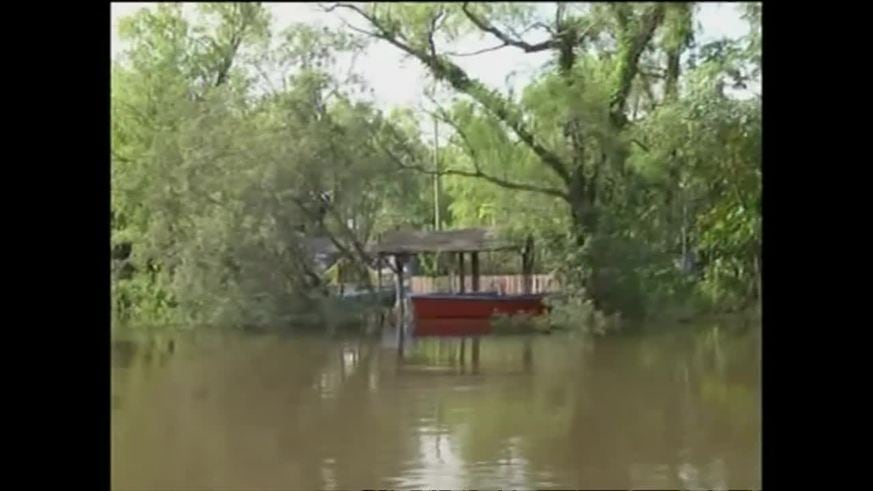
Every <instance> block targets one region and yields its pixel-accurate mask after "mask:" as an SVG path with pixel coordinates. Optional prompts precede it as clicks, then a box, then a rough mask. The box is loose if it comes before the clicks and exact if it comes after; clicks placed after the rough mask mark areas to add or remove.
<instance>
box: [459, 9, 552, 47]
mask: <svg viewBox="0 0 873 491" xmlns="http://www.w3.org/2000/svg"><path fill="white" fill-rule="evenodd" d="M461 10H463V11H464V15H466V16H467V18H468V19H470V22H472V23H473V24H475V25H476V27H478V28H479V29H481V30H482V31H485V32H487V33H490V34H492V35H493V36H494V37H496V38H497V39H499V40H501V41H503V43H504V44H505V45H507V46H514V47H516V48H519V49H522V50H524V52H525V53H535V52H537V51H545V50H547V49H551V48H554V47H555V46H557V41H556V40H555V39H554V38H549V39H547V40H545V41H543V42H540V43H537V44H530V43H527V42H525V41H522V40H521V39H517V38H515V39H514V38H511V37H510V36H508V35H507V34H506V33H505V32H503V31H501V30H500V29H498V28H496V27H494V25H493V24H491V23H490V22H488V21H487V20H485V19H483V18H481V17H479V16H477V15H476V14H474V13H473V12H471V11H470V9H469V2H464V4H463V5H461Z"/></svg>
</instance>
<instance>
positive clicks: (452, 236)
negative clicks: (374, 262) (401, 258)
mask: <svg viewBox="0 0 873 491" xmlns="http://www.w3.org/2000/svg"><path fill="white" fill-rule="evenodd" d="M523 247H524V242H523V241H514V240H512V239H510V238H508V237H506V236H504V235H502V234H500V232H499V231H498V230H496V229H490V228H468V229H458V230H440V231H432V230H431V231H418V230H396V231H392V232H386V233H385V234H383V235H382V237H381V239H380V240H379V242H378V243H377V244H374V245H373V246H371V247H370V250H371V251H372V252H375V253H378V254H418V253H424V252H476V251H499V250H510V249H515V250H519V249H522V248H523Z"/></svg>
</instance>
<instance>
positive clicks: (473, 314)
mask: <svg viewBox="0 0 873 491" xmlns="http://www.w3.org/2000/svg"><path fill="white" fill-rule="evenodd" d="M370 250H371V252H373V253H375V254H376V255H377V256H378V257H379V258H380V259H381V258H384V257H385V256H393V257H394V267H393V268H392V269H393V270H394V271H395V272H396V273H395V274H396V284H397V286H398V289H397V298H399V299H401V301H400V302H399V307H400V309H401V310H400V318H401V319H403V318H404V315H403V306H404V302H403V299H405V298H409V299H410V300H411V303H412V310H413V312H412V313H413V316H412V318H413V322H414V324H415V328H414V333H415V335H416V336H440V335H442V336H478V335H481V334H488V333H490V332H491V319H492V317H494V316H495V315H500V314H502V315H518V314H528V315H540V314H543V313H545V311H546V306H545V304H544V303H543V295H541V294H530V293H525V294H523V295H500V294H497V293H480V292H479V283H480V282H479V279H480V276H479V253H480V252H488V251H509V250H513V251H517V252H520V253H521V259H522V261H521V266H522V275H523V276H524V278H525V286H524V288H523V291H525V292H530V291H531V286H530V275H531V274H532V272H533V265H534V264H533V263H534V254H533V252H534V247H533V237H530V236H529V237H527V238H526V239H525V240H524V241H523V242H522V241H520V240H513V239H511V238H509V237H508V236H505V235H503V234H501V233H499V232H498V231H497V230H492V229H464V230H436V231H409V230H407V231H401V230H396V231H392V232H386V233H385V234H383V235H382V236H381V237H380V239H379V242H378V243H377V244H375V245H374V246H372V247H371V248H370ZM424 253H443V254H445V253H448V254H455V255H456V256H457V260H458V267H457V273H458V279H459V289H460V292H459V293H452V294H446V293H432V294H417V295H416V294H414V295H409V296H408V297H407V296H406V294H405V292H404V291H403V290H404V282H403V273H404V271H405V268H404V263H406V262H407V261H408V260H409V258H410V257H411V256H414V255H417V254H424ZM467 254H469V255H470V276H471V280H472V281H471V289H472V290H473V292H475V293H465V292H464V289H465V285H466V283H465V279H464V277H465V275H466V271H465V270H466V268H465V267H464V256H465V255H467ZM380 271H381V270H380ZM379 284H380V285H381V275H380V277H379ZM403 332H404V329H398V330H397V333H398V339H400V340H401V342H402V339H403Z"/></svg>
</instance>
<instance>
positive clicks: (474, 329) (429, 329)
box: [409, 293, 546, 336]
mask: <svg viewBox="0 0 873 491" xmlns="http://www.w3.org/2000/svg"><path fill="white" fill-rule="evenodd" d="M543 297H544V295H499V294H496V293H462V294H438V293H437V294H424V295H410V296H409V299H410V301H411V302H412V310H413V318H414V319H415V334H416V335H417V336H429V335H444V336H460V335H467V336H470V335H479V334H488V333H490V332H491V322H490V321H491V318H492V317H494V316H495V315H519V314H527V315H541V314H544V313H545V312H546V306H545V304H544V303H543Z"/></svg>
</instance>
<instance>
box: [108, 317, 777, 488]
mask: <svg viewBox="0 0 873 491" xmlns="http://www.w3.org/2000/svg"><path fill="white" fill-rule="evenodd" d="M759 334H760V329H739V328H732V327H730V326H725V325H705V324H704V325H698V326H691V327H689V326H682V327H681V328H679V329H672V328H671V329H662V330H658V331H655V330H651V331H636V332H633V333H627V334H623V335H620V336H610V337H605V338H597V339H590V338H585V337H580V336H571V335H566V334H555V335H552V336H500V337H496V336H484V337H481V338H480V339H478V341H476V340H474V339H462V338H411V339H409V340H408V343H407V345H406V346H405V350H404V351H403V355H402V356H398V351H397V346H396V345H395V344H394V342H393V341H394V340H395V338H394V337H393V336H392V335H391V333H388V334H386V336H385V337H384V338H382V339H380V338H378V337H376V338H373V337H358V336H336V337H326V336H319V335H301V334H268V333H265V334H259V335H252V334H241V333H238V332H191V333H183V334H175V335H166V336H163V337H159V336H155V337H149V336H141V337H139V338H135V339H134V338H129V339H117V340H116V342H114V343H113V365H112V376H113V419H112V439H113V442H112V443H113V445H112V466H113V467H112V483H113V488H114V489H194V488H197V489H349V488H376V487H381V488H421V487H440V488H461V487H464V488H479V487H487V488H498V487H499V488H506V487H514V488H554V487H559V488H600V489H603V488H631V487H634V488H660V489H664V488H680V487H684V488H695V487H706V488H713V489H726V488H733V489H736V488H743V489H748V488H759V487H760V485H761V481H760V465H759V460H760V411H759V406H760V384H759V379H760V348H759V346H760V343H759V339H758V336H759ZM474 343H475V347H474ZM474 353H476V355H475V357H474Z"/></svg>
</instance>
